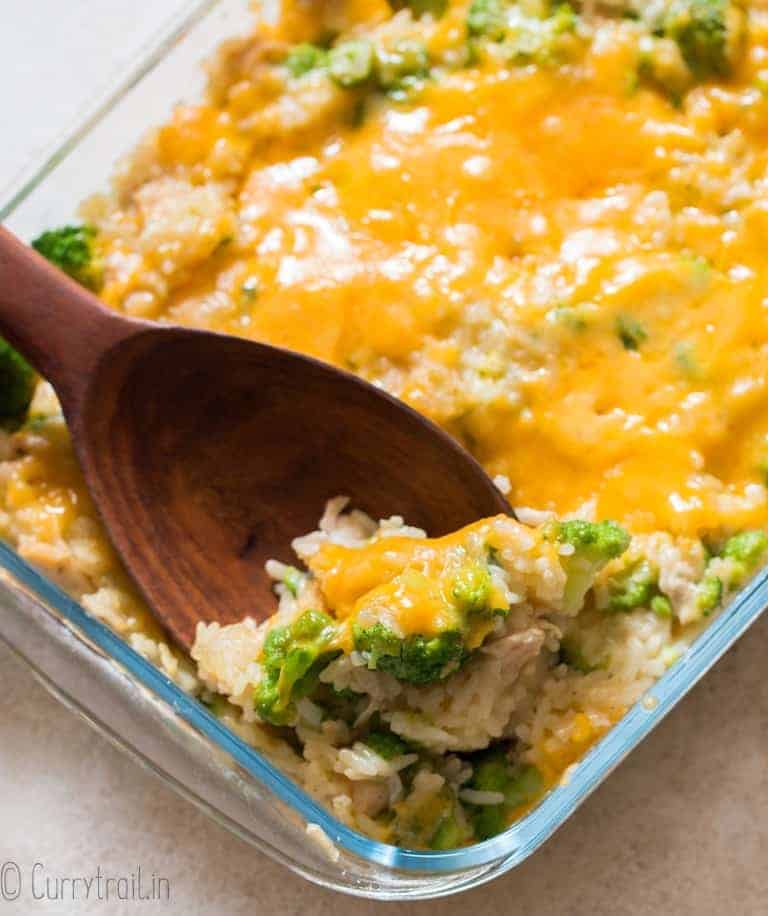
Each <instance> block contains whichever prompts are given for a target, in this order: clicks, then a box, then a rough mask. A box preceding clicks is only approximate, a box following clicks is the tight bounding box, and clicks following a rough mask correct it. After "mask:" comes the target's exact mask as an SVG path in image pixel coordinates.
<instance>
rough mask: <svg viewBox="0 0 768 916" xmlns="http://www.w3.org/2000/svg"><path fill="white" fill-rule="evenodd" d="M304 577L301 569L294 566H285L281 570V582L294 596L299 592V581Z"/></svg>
mask: <svg viewBox="0 0 768 916" xmlns="http://www.w3.org/2000/svg"><path fill="white" fill-rule="evenodd" d="M305 578H306V577H305V576H304V574H303V573H302V572H301V570H299V569H296V567H295V566H288V567H286V569H285V571H284V572H283V578H282V580H281V581H282V583H283V585H284V586H285V587H286V588H287V589H288V591H289V592H290V593H291V594H292V595H293V597H294V598H295V597H296V596H297V595H298V594H299V589H300V588H301V583H302V582H303V581H304V579H305Z"/></svg>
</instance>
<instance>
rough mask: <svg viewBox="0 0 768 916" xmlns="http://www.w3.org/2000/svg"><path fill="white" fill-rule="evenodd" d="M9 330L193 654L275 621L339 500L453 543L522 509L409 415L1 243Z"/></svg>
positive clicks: (0, 284)
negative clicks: (151, 319)
mask: <svg viewBox="0 0 768 916" xmlns="http://www.w3.org/2000/svg"><path fill="white" fill-rule="evenodd" d="M0 333H1V334H2V335H3V336H5V337H7V338H8V339H9V340H10V341H11V342H12V343H13V344H14V345H15V346H16V347H18V348H19V350H20V351H21V352H23V353H24V354H25V355H26V356H27V357H28V358H29V360H30V361H31V362H32V363H33V364H34V365H35V366H36V367H37V368H38V370H39V371H40V372H41V373H42V374H43V375H44V376H45V377H46V378H48V379H49V380H50V381H51V383H52V384H53V386H54V387H55V388H56V391H57V393H58V395H59V398H60V399H61V402H62V406H63V409H64V413H65V415H66V418H67V422H68V424H69V427H70V431H71V434H72V439H73V442H74V445H75V449H76V452H77V455H78V457H79V459H80V462H81V465H82V468H83V471H84V474H85V479H86V481H87V483H88V485H89V488H90V490H91V493H92V495H93V497H94V500H95V502H96V505H97V506H98V509H99V511H100V513H101V516H102V518H103V520H104V522H105V525H106V527H107V530H108V532H109V534H110V536H111V539H112V541H113V543H114V544H115V547H116V548H117V550H118V552H119V553H120V555H121V556H122V558H123V561H124V562H125V565H126V566H127V568H128V570H129V571H130V572H131V574H132V575H133V577H134V579H135V580H136V582H137V584H138V585H139V587H140V589H141V590H142V592H143V593H144V595H145V596H146V598H147V599H148V601H149V603H150V606H151V607H152V609H153V611H154V613H155V614H156V616H157V617H158V619H159V620H160V621H161V622H162V623H163V624H164V626H165V627H166V629H167V630H168V631H169V633H170V634H171V635H172V636H173V637H174V638H175V639H176V640H177V641H178V642H179V643H181V644H182V645H183V646H185V647H187V648H188V647H189V646H190V645H191V643H192V642H193V641H194V636H195V628H196V625H197V622H198V621H201V620H202V621H206V622H207V621H212V620H217V621H220V622H221V623H233V622H236V621H238V620H242V619H243V618H244V617H246V616H251V617H254V618H257V619H263V618H264V617H266V616H268V615H269V614H271V613H272V611H273V610H274V607H275V599H274V596H273V594H272V590H271V584H270V581H269V579H268V577H267V575H266V573H265V572H264V563H265V562H266V560H267V559H269V558H270V557H276V558H278V559H282V560H286V561H289V560H290V559H291V549H290V543H291V540H292V539H293V538H295V537H296V536H298V535H300V534H302V533H304V532H306V531H310V530H312V529H313V528H314V527H315V526H316V522H317V519H318V517H319V515H320V514H321V513H322V510H323V505H324V503H325V501H326V500H327V499H329V498H330V497H333V496H336V495H339V494H345V495H347V496H349V497H351V499H352V502H353V503H354V505H355V506H357V507H359V508H361V509H363V510H365V511H366V512H369V513H370V514H371V515H373V516H374V517H385V516H389V515H394V514H397V515H402V516H404V517H405V518H406V519H407V520H408V522H409V523H411V524H415V525H419V526H421V527H423V528H426V529H427V530H428V531H429V532H430V533H432V534H436V535H439V534H444V533H447V532H448V531H451V530H453V529H455V528H458V527H460V526H462V525H464V524H467V523H469V522H471V521H474V520H475V519H477V518H480V517H482V516H485V515H491V514H494V513H497V512H506V511H509V507H508V505H507V503H506V501H505V500H504V498H503V496H502V495H501V494H500V493H499V491H498V490H497V488H496V487H495V486H494V485H493V483H492V481H491V480H489V478H488V477H487V475H486V474H485V473H484V471H483V470H482V468H481V467H480V466H479V465H478V464H477V462H475V461H474V459H473V458H472V457H471V456H470V455H469V454H468V453H467V452H466V451H465V450H464V449H462V448H461V447H460V446H459V445H458V444H457V443H456V442H455V441H454V440H453V439H451V438H450V437H449V436H448V435H446V434H445V433H444V432H442V431H441V430H440V429H439V428H438V427H436V426H434V425H433V424H432V423H430V422H429V421H427V420H426V419H424V418H423V417H422V416H420V415H419V414H417V413H415V412H414V411H413V410H411V409H410V408H408V407H406V406H405V405H403V404H402V403H401V402H399V401H397V400H395V399H394V398H391V397H389V396H388V395H386V394H385V393H383V392H381V391H380V390H378V389H377V388H374V387H373V386H372V385H369V384H367V383H366V382H363V381H361V380H360V379H358V378H356V377H355V376H353V375H350V374H349V373H346V372H342V371H341V370H338V369H335V368H333V367H332V366H329V365H326V364H325V363H321V362H318V361H317V360H313V359H311V358H309V357H305V356H302V355H300V354H298V353H293V352H290V351H287V350H281V349H278V348H275V347H271V346H268V345H266V344H261V343H254V342H251V341H246V340H241V339H238V338H234V337H228V336H225V335H220V334H212V333H207V332H202V331H194V330H188V329H184V328H176V327H170V326H162V325H154V324H150V323H148V322H141V321H135V320H131V319H128V318H125V317H122V316H120V315H118V314H117V313H115V312H111V311H108V310H107V309H105V308H104V307H103V306H102V305H101V304H100V303H99V301H98V299H96V298H95V297H94V296H92V295H91V294H90V293H88V292H87V291H86V290H84V289H82V288H81V287H79V286H78V285H77V284H75V283H73V282H72V281H70V280H69V279H68V278H67V277H65V276H63V275H62V274H61V273H59V272H58V271H57V270H55V269H54V268H52V267H51V266H50V265H48V264H47V263H46V262H45V261H44V260H43V259H42V258H40V257H39V256H38V255H36V254H35V253H34V252H33V251H31V250H30V249H28V248H27V247H26V246H24V245H22V244H21V243H20V242H19V241H18V240H17V239H15V238H14V237H13V236H11V235H10V234H9V233H8V232H6V231H5V230H3V229H0Z"/></svg>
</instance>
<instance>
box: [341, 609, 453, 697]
mask: <svg viewBox="0 0 768 916" xmlns="http://www.w3.org/2000/svg"><path fill="white" fill-rule="evenodd" d="M352 635H353V638H354V644H355V649H356V651H358V652H359V653H360V654H361V655H362V656H363V658H364V659H365V663H366V664H367V666H368V667H369V668H370V669H371V670H372V671H385V672H386V673H387V674H391V675H392V676H393V677H396V678H397V679H398V680H399V681H407V682H408V683H409V684H431V683H432V682H433V681H439V680H441V679H442V678H444V677H447V676H448V675H449V674H451V673H452V672H453V671H455V670H456V669H457V668H458V667H459V665H460V664H461V663H462V661H463V660H464V658H465V657H466V651H465V647H464V636H463V634H462V633H461V632H460V631H459V630H446V631H444V632H442V633H438V634H436V635H434V636H422V635H411V636H405V637H400V636H398V635H397V633H395V632H394V631H393V630H391V629H390V628H389V627H387V626H385V625H384V624H383V623H380V622H378V623H374V624H372V625H371V626H369V627H364V626H361V625H360V624H355V625H354V626H353V628H352Z"/></svg>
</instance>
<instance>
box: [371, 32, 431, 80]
mask: <svg viewBox="0 0 768 916" xmlns="http://www.w3.org/2000/svg"><path fill="white" fill-rule="evenodd" d="M428 74H429V54H428V52H427V48H426V46H425V45H424V43H423V42H421V41H418V40H416V39H414V38H401V39H400V41H397V42H395V43H394V44H393V45H392V46H391V47H389V48H386V47H379V48H377V49H376V82H377V83H378V85H379V86H380V88H382V89H384V90H385V91H387V92H393V91H397V90H399V89H404V88H407V87H408V85H409V84H412V83H414V82H416V81H418V80H420V79H423V78H424V77H425V76H427V75H428Z"/></svg>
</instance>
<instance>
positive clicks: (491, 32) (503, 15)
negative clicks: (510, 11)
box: [467, 0, 507, 41]
mask: <svg viewBox="0 0 768 916" xmlns="http://www.w3.org/2000/svg"><path fill="white" fill-rule="evenodd" d="M467 31H468V32H469V34H470V35H471V36H472V37H475V38H480V37H482V38H489V39H491V41H501V40H502V39H503V38H504V35H505V34H506V31H507V10H506V4H505V3H504V0H473V2H472V5H471V6H470V8H469V13H468V14H467Z"/></svg>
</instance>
